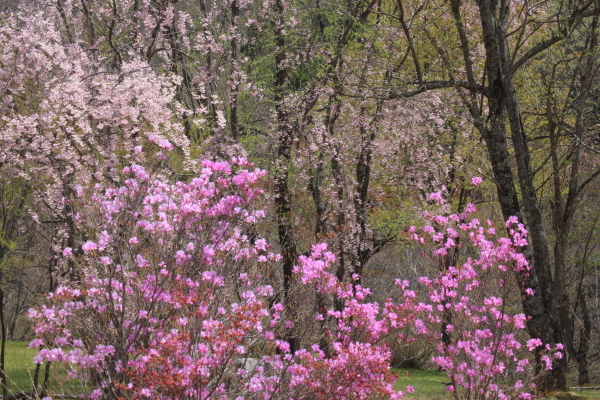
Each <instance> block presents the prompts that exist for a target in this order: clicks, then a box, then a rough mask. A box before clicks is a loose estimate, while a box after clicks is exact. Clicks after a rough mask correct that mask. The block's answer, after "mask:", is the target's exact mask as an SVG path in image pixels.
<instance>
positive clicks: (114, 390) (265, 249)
mask: <svg viewBox="0 0 600 400" xmlns="http://www.w3.org/2000/svg"><path fill="white" fill-rule="evenodd" d="M264 175H265V172H264V171H261V170H258V169H253V168H252V167H251V165H250V164H248V163H247V162H246V161H245V160H243V159H236V160H232V162H230V163H227V162H210V161H205V162H204V163H203V169H202V171H201V173H200V174H199V175H198V176H197V177H195V178H193V179H191V180H190V181H189V182H175V183H170V182H169V181H168V180H167V179H166V178H164V177H161V176H159V175H155V176H153V175H152V174H151V173H149V172H148V171H147V170H145V169H144V168H142V167H141V166H138V165H132V166H130V167H126V168H125V169H124V171H123V181H124V184H123V185H122V186H119V187H115V188H99V190H98V191H97V192H96V195H95V197H94V199H93V200H94V202H93V205H92V206H91V207H90V208H89V209H88V210H87V211H88V212H87V213H86V215H87V217H85V218H83V217H82V219H81V221H80V224H81V227H82V229H83V227H84V226H86V227H87V229H92V228H94V229H95V230H96V234H95V239H94V240H88V241H85V242H84V243H83V244H82V246H81V250H82V252H83V254H82V255H77V251H75V249H71V248H67V249H65V250H64V251H63V254H64V255H65V262H67V261H68V260H71V261H76V262H77V264H78V268H79V275H78V276H79V279H78V280H77V281H75V282H67V281H65V282H63V283H62V285H60V286H59V287H58V288H57V289H56V290H55V291H54V292H53V293H50V294H49V295H48V300H47V304H46V305H44V306H42V307H41V308H38V309H35V310H33V309H32V310H30V312H29V315H30V317H31V318H33V319H34V320H35V322H36V335H37V338H36V339H35V340H34V341H32V342H31V346H32V347H36V348H39V349H40V351H39V353H38V355H37V357H36V359H35V361H36V362H38V363H41V362H44V361H53V362H60V363H64V364H65V365H66V366H67V368H68V374H69V377H70V378H73V379H78V380H79V381H80V382H82V385H83V387H84V391H85V395H86V396H87V397H89V398H92V399H98V398H103V399H106V398H113V399H116V398H151V399H192V398H193V399H198V398H201V399H217V398H218V399H225V398H227V399H229V398H260V399H267V398H269V399H270V398H285V399H289V398H298V399H300V398H315V399H326V398H327V399H331V398H336V399H349V398H356V399H366V398H373V397H382V398H388V397H389V396H393V397H399V394H398V393H394V391H393V389H392V384H393V382H394V380H395V379H394V376H393V374H392V373H391V372H390V370H389V365H388V360H389V352H388V350H387V348H386V347H385V346H382V345H379V344H378V342H379V340H380V338H381V337H382V336H383V335H386V334H388V333H389V332H390V331H392V330H393V329H396V328H398V327H400V326H401V325H402V324H403V322H402V321H400V320H399V319H398V316H397V314H396V313H395V312H392V311H391V308H392V307H383V308H380V307H379V306H378V305H377V304H371V303H368V302H365V301H364V298H365V297H366V295H367V294H368V290H367V289H362V288H360V287H355V286H353V285H351V284H341V283H340V282H338V281H337V279H336V278H335V277H334V276H333V275H332V274H331V273H330V272H328V269H329V267H331V265H332V264H333V263H334V262H335V257H334V256H333V254H332V253H331V252H329V251H327V246H326V245H316V246H315V247H314V248H313V251H312V254H311V255H310V256H304V257H301V259H300V260H299V265H298V267H297V268H296V273H297V275H298V277H299V281H300V283H299V284H302V285H303V287H304V288H305V290H307V291H310V290H312V291H313V292H318V293H320V294H321V295H323V296H330V297H332V296H337V297H338V298H343V299H344V302H345V305H344V307H343V308H342V309H341V310H337V311H336V310H333V309H332V310H321V311H322V313H319V312H315V314H314V315H313V321H314V320H317V321H318V320H320V319H324V318H326V319H327V320H328V321H329V324H328V326H330V328H328V329H327V331H326V332H325V333H324V335H325V336H326V337H325V340H326V341H327V343H328V346H327V347H328V351H327V354H326V353H325V352H324V351H323V349H322V348H321V347H320V346H319V345H317V344H314V343H313V344H311V343H307V344H306V346H305V347H304V349H303V350H300V351H298V352H296V353H295V354H290V351H289V345H288V343H287V342H286V341H285V340H283V339H282V338H284V337H285V332H286V330H287V329H289V328H291V327H292V326H293V325H294V323H295V322H296V321H289V320H287V319H286V315H285V313H284V312H283V310H284V307H283V305H282V304H280V303H279V301H278V299H279V296H278V295H279V294H278V293H277V291H278V289H277V288H278V286H277V282H276V281H272V282H270V281H269V280H268V279H267V275H268V271H269V270H270V269H272V268H273V267H274V264H276V262H277V261H278V259H279V256H278V255H277V254H274V253H273V252H271V251H270V250H269V245H268V244H267V242H266V241H265V240H264V239H262V238H259V237H257V236H256V235H251V234H249V233H248V232H249V231H250V227H251V226H252V224H254V223H255V222H256V221H257V220H259V219H260V218H261V217H262V216H263V214H264V212H262V211H261V210H254V209H252V202H253V199H255V198H256V196H258V195H259V194H260V193H261V190H260V188H259V186H258V185H257V181H258V180H260V179H261V178H262V177H263V176H264ZM94 206H95V207H96V211H95V212H94ZM393 308H395V309H397V308H398V306H397V305H394V307H393Z"/></svg>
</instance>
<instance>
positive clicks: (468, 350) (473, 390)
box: [400, 205, 562, 399]
mask: <svg viewBox="0 0 600 400" xmlns="http://www.w3.org/2000/svg"><path fill="white" fill-rule="evenodd" d="M473 211H475V207H474V206H473V205H469V206H468V207H467V210H466V212H465V213H463V214H462V215H450V216H449V217H445V216H429V218H430V219H431V221H432V226H430V225H428V226H425V227H423V229H422V231H423V236H420V235H418V234H417V233H416V230H415V229H411V230H412V237H413V239H415V240H417V241H419V242H421V243H423V242H424V241H425V237H427V238H429V239H430V240H431V241H432V242H433V244H434V245H435V251H434V255H435V256H437V257H438V258H439V259H440V265H441V266H442V267H441V269H440V272H439V273H438V274H437V276H436V277H434V278H433V279H430V278H427V277H422V278H421V279H420V280H419V284H420V285H419V288H420V289H419V290H421V291H423V292H424V293H426V299H427V300H426V301H424V302H419V301H417V300H416V293H415V291H414V290H411V288H410V287H409V283H408V282H402V283H400V284H401V287H402V289H403V291H404V297H405V298H406V299H413V307H414V312H415V318H416V319H415V322H414V329H415V331H416V333H417V334H419V335H420V336H422V337H425V338H427V339H428V341H429V343H435V351H436V353H437V354H436V355H435V356H434V357H433V359H432V361H433V362H434V363H435V364H437V365H439V366H440V368H442V369H443V370H444V371H446V373H447V374H448V377H449V378H450V379H451V385H450V386H448V390H450V391H451V392H452V394H453V397H454V398H455V399H517V398H519V399H529V398H532V397H533V394H532V393H534V392H535V385H534V384H533V381H534V378H535V376H534V375H535V372H534V368H533V366H532V364H533V361H532V353H531V352H532V351H533V350H534V349H535V348H536V347H538V346H542V342H541V341H540V340H539V339H531V340H530V341H529V342H527V348H525V346H523V344H522V343H521V342H520V341H519V340H518V338H519V337H520V336H522V335H519V334H520V333H521V332H523V333H524V330H525V328H526V320H527V318H526V316H525V315H524V314H519V313H514V312H513V311H512V310H513V307H515V305H516V306H517V307H518V304H519V302H518V301H515V300H516V299H518V296H519V295H520V292H519V290H518V289H517V288H516V285H515V284H514V282H513V280H514V274H515V273H528V272H527V271H528V270H529V265H528V263H527V260H526V259H525V257H524V256H523V254H522V253H521V252H519V250H520V248H521V247H523V246H525V245H527V240H526V236H527V231H526V230H525V227H524V226H523V224H521V223H519V221H518V220H517V218H516V217H513V218H510V219H509V220H508V221H507V222H506V228H507V229H508V232H509V235H510V238H504V237H498V236H497V234H496V229H495V228H494V226H493V224H492V223H491V222H490V221H488V222H487V223H486V224H485V225H483V224H481V223H480V222H479V220H477V219H471V220H467V217H468V214H469V213H470V212H473ZM459 249H461V250H462V251H470V252H471V257H466V258H465V259H464V260H462V261H460V262H458V261H457V260H458V257H456V254H457V252H458V250H459ZM448 260H454V261H456V262H455V264H456V265H450V264H449V263H448ZM412 289H414V288H412ZM524 292H525V293H524V295H532V294H533V293H531V292H527V291H524ZM511 301H512V302H513V303H512V304H511ZM561 349H562V346H561V345H560V344H558V345H553V348H552V349H551V346H550V345H547V346H546V350H548V354H546V355H545V356H544V357H543V360H544V361H545V365H546V367H547V368H550V367H551V365H552V364H551V358H550V357H551V356H554V357H562V353H561V352H560V351H559V350H561ZM550 350H552V351H550ZM552 352H553V353H554V354H551V353H552Z"/></svg>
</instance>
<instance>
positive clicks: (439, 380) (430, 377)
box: [394, 369, 450, 400]
mask: <svg viewBox="0 0 600 400" xmlns="http://www.w3.org/2000/svg"><path fill="white" fill-rule="evenodd" d="M394 371H395V372H396V373H397V374H398V380H397V381H396V384H395V385H394V389H396V390H402V391H404V390H405V388H406V386H414V388H415V393H414V394H409V395H408V396H407V397H409V398H414V399H423V400H425V399H427V400H442V399H444V400H446V399H450V396H449V395H448V392H447V391H446V385H445V382H448V377H447V376H446V374H445V373H443V372H439V371H430V370H418V369H394Z"/></svg>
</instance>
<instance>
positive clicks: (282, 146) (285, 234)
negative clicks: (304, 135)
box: [273, 0, 300, 354]
mask: <svg viewBox="0 0 600 400" xmlns="http://www.w3.org/2000/svg"><path fill="white" fill-rule="evenodd" d="M273 9H274V13H275V16H274V18H275V21H274V22H273V30H274V34H275V46H276V48H277V51H276V53H275V85H274V90H275V96H274V100H275V110H276V113H277V131H278V146H279V147H278V149H277V164H276V171H275V174H274V175H275V207H276V213H277V234H278V237H279V245H280V247H281V257H282V263H283V294H284V305H285V307H286V312H287V315H288V318H289V319H291V320H293V319H294V316H295V315H296V312H295V310H296V309H297V307H298V304H294V300H293V298H292V296H291V289H292V282H293V269H294V264H295V262H296V259H297V257H298V253H297V250H296V243H295V241H294V236H293V231H292V206H291V192H290V188H289V167H290V164H291V156H292V142H293V139H294V131H293V129H292V126H291V123H290V121H289V114H288V110H287V105H286V104H285V91H286V86H287V84H288V79H289V76H288V70H287V67H286V62H287V54H286V50H285V44H286V43H285V29H284V2H283V0H273ZM286 340H287V342H288V343H289V345H290V351H291V352H292V354H293V353H294V352H295V351H297V350H298V349H299V348H300V339H299V337H298V336H297V335H296V334H295V333H294V332H293V331H290V332H289V333H288V336H287V338H286Z"/></svg>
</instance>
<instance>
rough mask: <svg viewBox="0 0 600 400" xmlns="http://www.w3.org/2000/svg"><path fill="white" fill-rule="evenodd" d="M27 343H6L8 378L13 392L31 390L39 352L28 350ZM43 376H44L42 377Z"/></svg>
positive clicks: (9, 386)
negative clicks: (34, 358)
mask: <svg viewBox="0 0 600 400" xmlns="http://www.w3.org/2000/svg"><path fill="white" fill-rule="evenodd" d="M27 344H28V343H27V342H6V353H5V354H6V355H5V359H4V363H5V365H6V376H7V380H8V388H9V389H10V390H11V391H19V390H31V382H33V374H34V372H35V364H34V363H33V357H34V356H35V355H36V353H37V351H36V350H34V349H28V348H27ZM42 376H43V375H42Z"/></svg>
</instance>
